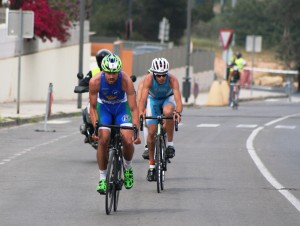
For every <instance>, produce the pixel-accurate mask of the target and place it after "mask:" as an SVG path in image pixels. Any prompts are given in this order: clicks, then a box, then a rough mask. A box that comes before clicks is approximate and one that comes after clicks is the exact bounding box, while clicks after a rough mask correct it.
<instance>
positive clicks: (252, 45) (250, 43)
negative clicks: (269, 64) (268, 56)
mask: <svg viewBox="0 0 300 226" xmlns="http://www.w3.org/2000/svg"><path fill="white" fill-rule="evenodd" d="M261 44H262V37H261V36H255V35H247V37H246V51H247V52H252V51H254V52H256V53H260V52H261V46H262V45H261Z"/></svg>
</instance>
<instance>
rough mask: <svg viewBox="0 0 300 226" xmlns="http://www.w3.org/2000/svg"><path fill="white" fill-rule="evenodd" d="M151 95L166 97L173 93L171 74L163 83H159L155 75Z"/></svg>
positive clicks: (157, 97) (156, 97)
mask: <svg viewBox="0 0 300 226" xmlns="http://www.w3.org/2000/svg"><path fill="white" fill-rule="evenodd" d="M149 94H150V95H151V97H153V98H155V99H165V98H167V97H168V96H171V95H173V89H172V88H171V87H170V76H169V73H168V75H167V78H166V81H165V82H164V83H163V84H159V83H158V82H157V81H156V79H155V76H154V75H153V78H152V86H151V88H150V90H149Z"/></svg>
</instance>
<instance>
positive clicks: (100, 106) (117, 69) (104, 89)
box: [89, 54, 141, 194]
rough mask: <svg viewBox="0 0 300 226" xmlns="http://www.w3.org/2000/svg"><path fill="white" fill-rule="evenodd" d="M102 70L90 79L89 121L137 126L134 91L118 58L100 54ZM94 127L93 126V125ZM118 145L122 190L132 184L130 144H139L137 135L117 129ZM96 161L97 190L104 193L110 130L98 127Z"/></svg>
mask: <svg viewBox="0 0 300 226" xmlns="http://www.w3.org/2000/svg"><path fill="white" fill-rule="evenodd" d="M101 66H102V70H103V72H99V73H98V74H97V75H95V76H94V77H92V78H91V80H90V85H89V86H90V89H89V98H90V104H91V107H90V114H91V120H92V123H93V125H94V127H95V126H96V122H97V121H98V122H99V124H109V125H112V124H115V125H128V126H131V125H133V126H136V127H137V128H138V127H139V118H138V116H139V114H138V108H137V103H136V93H135V89H134V86H133V82H132V80H131V78H130V77H129V76H128V75H127V74H126V73H125V72H124V71H121V68H122V62H121V59H120V58H119V57H118V56H117V55H115V54H110V55H107V56H105V57H104V59H103V60H102V63H101ZM95 128H96V127H95ZM121 134H122V146H123V155H124V160H125V161H124V167H125V170H124V186H125V188H126V189H130V188H132V187H133V183H134V179H133V170H132V158H133V153H134V145H133V144H140V143H141V140H140V138H139V134H137V138H136V139H135V140H134V138H133V131H132V130H121ZM94 138H95V139H98V150H97V161H98V167H99V174H100V181H99V184H98V186H97V191H98V192H99V193H100V194H105V193H106V188H107V184H106V170H107V158H108V151H107V149H108V144H109V140H110V129H108V128H107V127H100V128H99V130H98V137H97V136H96V135H94Z"/></svg>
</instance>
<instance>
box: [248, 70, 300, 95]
mask: <svg viewBox="0 0 300 226" xmlns="http://www.w3.org/2000/svg"><path fill="white" fill-rule="evenodd" d="M244 70H249V71H250V72H251V73H252V74H253V72H265V73H270V74H280V75H282V76H285V86H283V87H270V86H259V85H252V86H251V89H253V90H263V91H269V92H282V93H286V94H287V96H288V99H289V101H291V95H292V88H293V87H292V78H293V77H294V76H298V75H299V72H298V71H296V70H278V69H267V68H251V67H245V68H244Z"/></svg>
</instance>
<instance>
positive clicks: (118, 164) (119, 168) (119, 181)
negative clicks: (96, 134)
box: [114, 155, 124, 212]
mask: <svg viewBox="0 0 300 226" xmlns="http://www.w3.org/2000/svg"><path fill="white" fill-rule="evenodd" d="M114 165H115V166H114V167H115V172H116V177H115V181H116V191H115V197H114V212H116V211H117V208H118V203H119V195H120V191H121V189H122V186H123V183H124V180H123V161H122V156H119V155H118V157H117V159H116V161H115V164H114Z"/></svg>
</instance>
